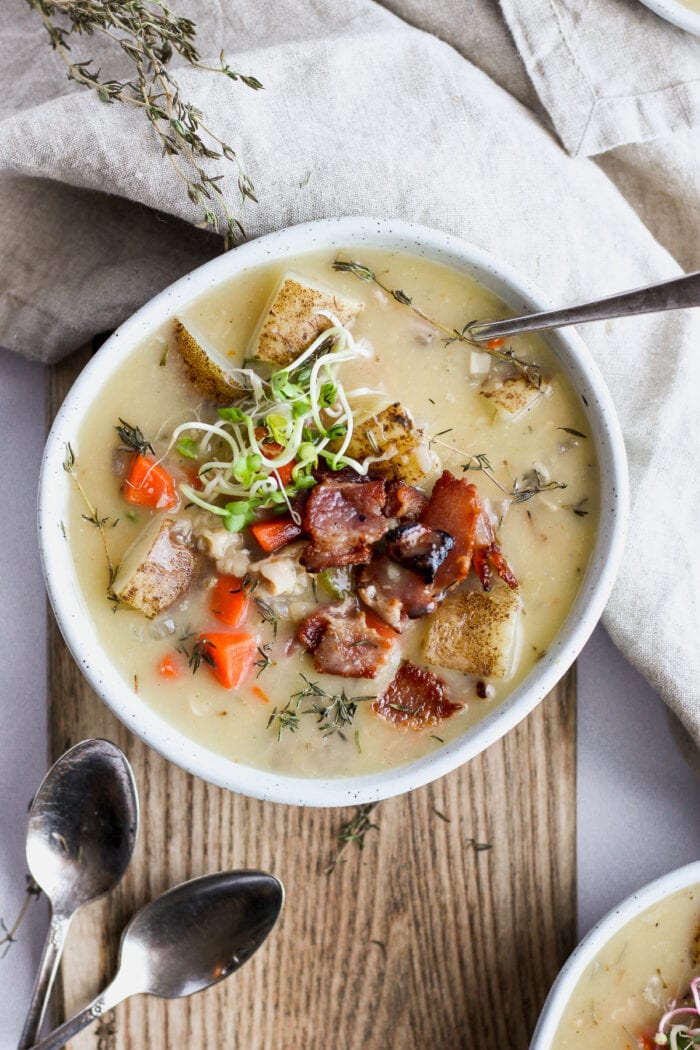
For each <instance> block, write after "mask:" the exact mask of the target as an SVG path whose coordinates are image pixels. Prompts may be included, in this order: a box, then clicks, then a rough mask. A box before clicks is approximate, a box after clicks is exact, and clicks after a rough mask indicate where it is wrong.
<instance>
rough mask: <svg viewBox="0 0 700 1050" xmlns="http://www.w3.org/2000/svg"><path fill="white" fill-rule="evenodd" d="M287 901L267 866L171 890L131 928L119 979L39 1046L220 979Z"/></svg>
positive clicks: (46, 1049)
mask: <svg viewBox="0 0 700 1050" xmlns="http://www.w3.org/2000/svg"><path fill="white" fill-rule="evenodd" d="M283 901H284V888H283V886H282V884H281V883H280V882H278V880H277V879H276V878H274V876H272V875H267V874H265V873H264V872H260V871H222V872H219V873H217V874H215V875H204V876H202V877H201V878H199V879H193V880H192V881H191V882H183V883H181V885H179V886H175V887H174V889H171V890H168V892H167V893H164V894H163V895H162V896H161V897H158V898H157V899H156V900H154V901H151V902H150V904H146V905H145V907H143V908H142V909H141V911H139V912H137V914H136V915H135V916H134V917H133V919H132V920H131V922H130V923H129V924H128V926H127V927H126V929H125V930H124V933H123V934H122V940H121V946H120V949H119V969H118V971H117V975H116V977H115V978H114V980H113V981H112V983H111V984H109V985H108V986H107V988H105V990H104V991H103V992H102V993H101V994H100V995H98V996H97V998H96V999H94V1000H93V1001H92V1002H91V1003H90V1004H89V1005H88V1006H86V1007H85V1009H83V1010H81V1011H80V1012H79V1013H77V1014H75V1016H74V1017H72V1018H70V1020H68V1021H66V1022H65V1024H62V1025H61V1026H60V1028H57V1029H56V1030H55V1031H54V1032H52V1033H51V1034H50V1035H49V1036H47V1038H46V1039H42V1040H41V1042H39V1043H37V1044H36V1046H35V1047H34V1048H33V1050H59V1047H62V1046H64V1045H65V1044H66V1043H67V1042H68V1040H69V1039H71V1038H72V1037H73V1036H74V1035H77V1033H78V1032H81V1031H82V1030H83V1028H85V1027H87V1025H89V1024H91V1023H92V1022H93V1021H96V1020H97V1019H98V1018H99V1017H101V1016H102V1015H103V1014H104V1013H106V1012H107V1011H109V1010H112V1009H113V1008H114V1007H115V1006H116V1005H117V1004H118V1003H121V1002H122V1001H123V1000H124V999H128V998H129V997H130V996H132V995H157V996H160V998H162V999H177V998H179V997H181V996H185V995H192V994H193V993H194V992H200V991H202V990H203V989H204V988H209V987H210V986H211V985H213V984H217V983H218V982H219V981H222V980H223V979H224V977H228V976H229V975H230V974H232V973H233V972H234V971H235V970H237V969H238V968H239V967H240V966H242V965H243V963H245V962H247V961H248V959H249V958H250V957H251V955H253V953H254V952H256V951H257V950H258V948H259V947H260V945H261V944H262V943H263V941H264V940H265V938H266V937H267V935H268V933H269V932H270V931H271V929H272V927H273V926H274V925H275V923H276V922H277V918H278V916H279V913H280V911H281V909H282V903H283Z"/></svg>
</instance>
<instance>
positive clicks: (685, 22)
mask: <svg viewBox="0 0 700 1050" xmlns="http://www.w3.org/2000/svg"><path fill="white" fill-rule="evenodd" d="M642 3H643V4H644V6H645V7H648V8H649V10H650V11H654V12H656V14H657V15H660V16H661V18H664V19H665V20H666V21H667V22H672V23H673V25H674V26H678V27H679V28H680V29H685V31H686V32H687V33H694V34H695V36H700V13H698V12H697V11H691V9H690V8H689V7H686V6H685V4H681V3H679V2H678V0H642Z"/></svg>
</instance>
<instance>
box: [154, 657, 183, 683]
mask: <svg viewBox="0 0 700 1050" xmlns="http://www.w3.org/2000/svg"><path fill="white" fill-rule="evenodd" d="M182 672H183V667H182V662H181V660H180V658H179V656H178V654H177V653H168V654H167V655H166V656H164V657H163V659H162V660H161V661H160V663H159V664H158V674H159V675H161V677H163V678H179V677H180V675H181V674H182Z"/></svg>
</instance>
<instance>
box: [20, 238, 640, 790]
mask: <svg viewBox="0 0 700 1050" xmlns="http://www.w3.org/2000/svg"><path fill="white" fill-rule="evenodd" d="M341 247H343V248H356V249H357V250H358V252H361V250H362V248H375V247H377V248H389V249H393V250H398V251H403V252H408V253H413V254H414V255H420V256H424V257H426V258H428V259H432V260H435V261H436V262H439V263H444V264H447V265H450V266H452V267H454V268H455V269H457V270H458V271H460V272H462V273H464V274H466V275H467V276H469V277H473V278H475V279H476V280H477V281H479V282H480V283H481V284H483V285H485V286H486V287H487V288H489V289H491V290H492V291H493V292H495V294H496V295H498V296H499V297H500V298H501V299H502V300H504V301H505V302H506V303H507V304H508V306H509V307H510V308H511V309H513V310H514V311H516V312H523V311H528V310H541V309H544V308H546V307H547V306H548V305H549V304H548V303H547V302H546V300H545V299H544V298H543V297H542V296H541V295H540V294H539V293H537V292H535V291H533V290H532V289H531V288H529V287H528V286H527V285H526V284H525V283H524V282H523V281H522V280H521V279H520V278H519V277H518V276H517V275H516V274H515V273H514V272H513V271H512V270H510V269H509V268H508V267H506V266H504V265H502V264H501V263H499V262H496V260H495V259H492V258H491V257H490V256H489V255H487V254H486V253H485V252H483V251H481V250H480V249H478V248H475V247H473V246H471V245H469V244H466V243H464V242H463V241H460V240H457V239H455V238H454V237H450V236H448V235H447V234H444V233H438V232H437V231H435V230H429V229H426V228H425V227H421V226H414V225H412V224H409V223H404V222H397V221H394V220H379V219H365V218H339V219H323V220H321V221H319V222H314V223H307V224H304V225H301V226H294V227H292V228H290V229H287V230H283V231H281V232H279V233H273V234H269V235H268V236H266V237H261V238H260V239H259V240H257V241H251V242H250V243H248V244H244V245H242V246H241V247H239V248H237V249H236V250H235V251H232V252H229V253H228V254H225V255H220V256H219V257H218V258H216V259H213V260H212V261H211V262H209V263H206V264H205V265H204V266H201V267H200V268H199V269H198V270H195V271H194V272H193V273H191V274H188V275H187V276H186V277H183V278H182V279H181V280H179V281H177V282H176V283H175V284H173V285H171V286H170V288H166V290H165V291H164V292H161V294H160V295H158V296H156V298H155V299H153V300H151V302H150V303H147V304H146V305H145V306H144V307H142V309H140V310H139V311H138V313H136V314H134V316H133V317H131V318H130V319H129V320H128V321H126V322H125V323H124V324H123V325H122V326H121V327H120V328H119V329H118V330H117V331H116V332H115V333H114V335H113V336H112V337H111V338H110V339H108V340H107V342H106V343H105V344H104V345H103V346H102V348H101V349H100V350H99V352H98V353H97V354H96V355H95V357H94V358H93V359H92V360H91V361H90V363H89V364H88V365H87V367H86V368H85V369H84V371H83V372H82V373H81V375H80V376H79V377H78V379H77V381H76V382H75V384H74V386H73V388H72V390H71V391H70V393H69V394H68V397H67V398H66V400H65V402H64V404H63V406H62V408H61V410H60V412H59V413H58V415H57V417H56V420H55V422H54V425H53V427H52V428H51V433H50V434H49V437H48V441H47V443H46V450H45V453H44V460H43V464H42V471H41V480H40V485H39V536H40V546H41V554H42V562H43V568H44V576H45V579H46V585H47V588H48V592H49V597H50V599H51V604H52V606H53V610H54V613H55V615H56V619H57V620H58V624H59V627H60V629H61V631H62V633H63V637H64V638H65V640H66V642H67V644H68V646H69V648H70V650H71V652H72V653H73V656H74V657H75V660H76V662H77V663H78V666H79V667H80V669H81V671H82V672H83V674H84V675H85V676H86V678H87V679H88V681H89V682H90V685H91V686H92V687H93V689H94V690H95V691H96V692H97V693H98V694H99V696H101V697H102V699H103V700H104V701H105V703H106V704H107V705H108V706H109V707H110V708H111V710H112V711H113V712H114V713H115V714H116V715H117V717H118V718H119V719H121V721H122V722H123V723H124V724H125V725H126V726H128V727H129V728H130V729H132V730H133V731H134V732H135V733H136V734H137V735H138V736H140V737H141V739H142V740H144V741H145V742H146V743H147V744H149V745H151V747H154V748H155V749H156V750H157V751H159V752H160V753H161V754H162V755H164V756H165V757H166V758H168V759H170V760H171V761H172V762H175V763H176V764H177V765H179V766H182V767H183V768H184V769H186V770H187V771H188V772H191V773H196V774H197V775H198V776H200V777H203V778H204V779H205V780H209V781H211V782H212V783H214V784H218V785H220V786H222V787H226V788H230V789H231V790H234V791H241V792H243V793H244V794H247V795H252V796H254V797H256V798H263V799H269V800H271V801H275V802H288V803H293V804H297V805H314V806H341V805H350V804H352V805H354V804H358V803H361V802H368V801H373V800H375V799H381V798H388V797H389V796H391V795H397V794H400V793H401V792H403V791H409V790H410V789H412V788H415V787H419V786H420V785H422V784H426V783H428V782H429V781H432V780H435V779H437V778H438V777H440V776H442V775H443V774H444V773H449V772H450V770H452V769H455V768H456V767H457V766H459V765H461V764H462V763H463V762H466V761H468V760H469V759H470V758H473V757H474V755H477V754H479V752H480V751H483V750H484V749H485V748H487V747H488V746H489V745H490V744H492V743H493V742H494V741H495V740H498V739H499V738H500V737H501V736H503V735H504V733H507V732H508V730H509V729H512V728H513V726H515V725H516V724H517V723H518V722H520V721H521V719H523V718H524V717H525V715H527V714H528V713H529V712H530V711H532V709H533V708H534V707H535V706H536V705H537V704H538V703H539V702H540V700H542V698H543V697H544V696H545V695H546V693H548V692H549V690H550V689H551V688H552V687H553V686H554V685H555V684H556V682H557V681H558V680H559V679H560V678H561V677H562V675H563V674H564V672H565V671H566V670H567V668H568V667H569V666H570V665H571V663H572V662H573V661H574V659H575V658H576V656H577V655H578V653H579V652H580V651H581V649H582V647H583V645H584V643H585V642H586V640H587V638H588V636H589V635H590V633H591V631H592V630H593V628H594V627H595V625H596V623H597V622H598V619H599V617H600V615H601V613H602V611H603V607H604V605H605V602H606V600H607V598H608V595H609V593H610V589H611V587H612V584H613V580H614V578H615V574H616V572H617V568H618V565H619V562H620V558H621V556H622V549H623V542H624V532H625V523H626V517H627V503H628V485H627V467H626V459H625V450H624V443H623V440H622V435H621V432H620V428H619V424H618V422H617V417H616V415H615V410H614V407H613V403H612V400H611V398H610V395H609V393H608V391H607V389H606V387H605V383H604V381H603V378H602V376H601V374H600V372H599V371H598V368H597V367H596V365H595V364H594V362H593V361H592V359H591V357H590V355H589V354H588V352H587V350H586V348H585V346H584V345H583V343H582V341H581V339H580V338H579V336H578V335H577V334H576V333H575V332H574V331H572V330H571V329H568V330H567V329H562V330H561V331H560V332H557V333H553V334H552V335H551V336H550V337H549V340H548V341H549V344H550V346H551V347H552V348H553V350H554V351H555V353H556V354H557V357H558V359H559V362H560V364H561V367H562V369H563V370H564V372H565V373H566V375H567V376H568V378H569V380H570V382H571V383H572V385H573V388H574V390H575V391H577V392H578V393H579V395H580V396H581V397H582V398H585V401H584V404H585V405H587V407H586V413H587V416H588V424H589V427H590V433H591V436H592V438H593V440H594V441H595V446H596V451H597V454H598V461H599V464H600V473H601V477H600V482H601V508H600V526H599V532H598V536H597V540H596V543H595V547H594V551H593V555H592V558H591V562H590V565H589V567H588V571H587V573H586V576H585V578H584V580H583V583H582V585H581V590H580V593H579V595H578V598H577V600H576V602H575V605H574V607H573V609H572V611H571V614H570V615H569V617H568V619H567V620H566V623H565V624H564V626H563V627H562V629H561V631H560V632H559V634H558V635H557V637H556V639H555V641H554V643H553V644H552V645H551V646H550V647H549V650H548V652H547V654H546V656H545V657H544V658H543V659H542V660H540V661H539V662H538V664H537V667H536V668H535V669H534V670H533V671H532V672H531V673H530V675H528V677H527V678H526V679H525V680H524V681H523V682H522V683H521V684H520V685H519V686H518V687H517V688H516V689H515V690H514V691H513V693H512V694H511V695H510V697H509V698H508V699H507V700H506V701H505V702H504V703H503V704H501V706H500V707H498V708H497V709H496V710H494V711H493V712H492V713H491V714H489V715H488V716H487V717H486V718H484V719H483V721H481V722H480V723H479V724H478V725H476V726H474V727H472V728H471V729H468V730H467V731H466V732H465V733H464V734H463V735H462V736H461V737H459V738H458V739H456V740H454V741H452V742H451V743H449V744H447V745H445V746H444V747H442V748H440V750H439V751H436V752H434V753H433V754H430V755H428V756H426V757H424V758H421V759H419V760H417V761H415V762H411V763H409V764H407V765H403V766H400V767H398V768H396V769H391V770H388V771H385V772H382V773H378V774H373V775H364V776H357V777H345V778H342V779H340V778H339V779H308V778H301V777H293V776H284V775H279V774H276V773H270V772H263V771H262V770H259V769H254V768H252V767H249V766H243V765H240V764H238V763H235V764H234V763H233V762H230V761H229V760H227V759H226V758H224V757H223V756H222V755H218V754H215V753H214V752H212V751H209V750H208V749H207V748H205V747H203V746H202V745H201V744H198V743H196V742H194V741H193V740H191V739H189V738H188V737H187V736H185V735H183V734H182V733H181V732H179V731H178V730H176V729H174V728H173V726H171V725H169V724H168V723H167V722H166V721H165V720H164V719H163V718H161V716H160V715H158V714H156V712H155V711H154V710H153V709H152V708H150V707H149V706H148V704H146V703H145V702H144V700H143V699H141V697H140V696H138V695H137V694H135V693H134V691H133V689H132V688H131V687H130V686H129V684H127V682H126V681H125V680H124V679H123V678H121V677H120V676H119V675H118V673H117V672H116V671H115V670H114V668H113V666H112V663H111V661H110V659H109V656H108V655H107V653H106V652H105V650H104V648H103V646H102V643H101V641H100V639H99V637H98V636H97V633H96V631H95V627H94V625H93V621H92V617H91V615H90V611H89V609H88V608H87V606H86V604H85V601H84V598H83V595H82V593H81V590H80V586H79V583H78V579H77V576H76V572H75V568H74V566H73V562H72V559H71V558H70V557H69V556H67V553H66V542H65V539H64V538H63V535H62V533H61V531H60V521H61V518H63V517H65V514H66V505H67V501H68V496H69V479H68V477H67V475H66V473H65V471H64V470H63V466H62V464H63V459H64V455H65V445H66V442H67V441H72V442H76V437H77V434H78V432H79V430H80V426H81V422H82V420H83V417H84V415H85V412H86V410H87V408H88V406H89V405H90V404H91V402H92V401H93V399H94V398H95V397H96V396H98V394H99V391H100V389H101V388H102V386H103V385H104V384H106V383H109V382H110V380H111V378H112V376H113V374H114V372H115V371H116V370H117V369H118V368H119V367H120V365H121V363H122V362H123V360H124V357H125V356H126V355H127V354H128V353H129V352H130V351H131V350H132V349H133V348H134V347H136V346H137V345H138V344H139V343H141V342H142V340H143V339H144V338H145V337H146V336H148V335H149V333H151V332H152V331H154V329H156V328H158V327H159V326H160V325H161V324H162V323H163V322H164V321H165V320H166V319H168V318H171V317H173V316H174V315H175V314H176V313H178V311H180V310H183V309H185V308H186V306H187V305H188V304H189V303H190V302H191V301H192V300H194V299H197V298H199V297H200V296H202V295H205V294H206V293H207V292H208V291H210V290H211V289H212V288H215V287H216V286H217V285H219V284H220V283H221V282H222V281H223V280H226V279H228V278H229V277H231V276H232V275H233V274H235V273H237V272H239V271H241V270H243V269H244V268H248V267H251V266H256V265H258V264H260V263H264V262H266V261H269V260H270V259H271V258H275V259H277V258H283V257H284V256H287V255H294V254H298V253H302V252H305V251H311V250H316V249H332V248H341Z"/></svg>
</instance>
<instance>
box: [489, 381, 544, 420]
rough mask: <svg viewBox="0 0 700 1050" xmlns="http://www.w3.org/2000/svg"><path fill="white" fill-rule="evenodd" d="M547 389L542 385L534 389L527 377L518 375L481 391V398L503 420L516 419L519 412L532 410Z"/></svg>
mask: <svg viewBox="0 0 700 1050" xmlns="http://www.w3.org/2000/svg"><path fill="white" fill-rule="evenodd" d="M547 389H548V388H547V386H546V384H544V383H543V384H542V386H541V387H536V386H533V385H532V383H530V382H529V381H528V379H527V376H524V375H518V376H512V377H511V378H510V379H504V380H502V381H501V382H499V383H498V384H497V385H496V386H493V387H491V389H489V390H482V391H481V396H482V397H485V398H487V399H488V400H489V401H490V402H491V403H492V405H493V406H494V408H495V409H496V411H498V412H500V413H501V414H502V415H503V416H504V418H506V419H516V418H517V417H518V416H519V415H520V414H521V412H526V411H527V409H528V408H532V406H533V405H534V404H535V402H537V401H539V399H540V398H541V397H542V396H543V395H544V394H545V392H546V391H547Z"/></svg>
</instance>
